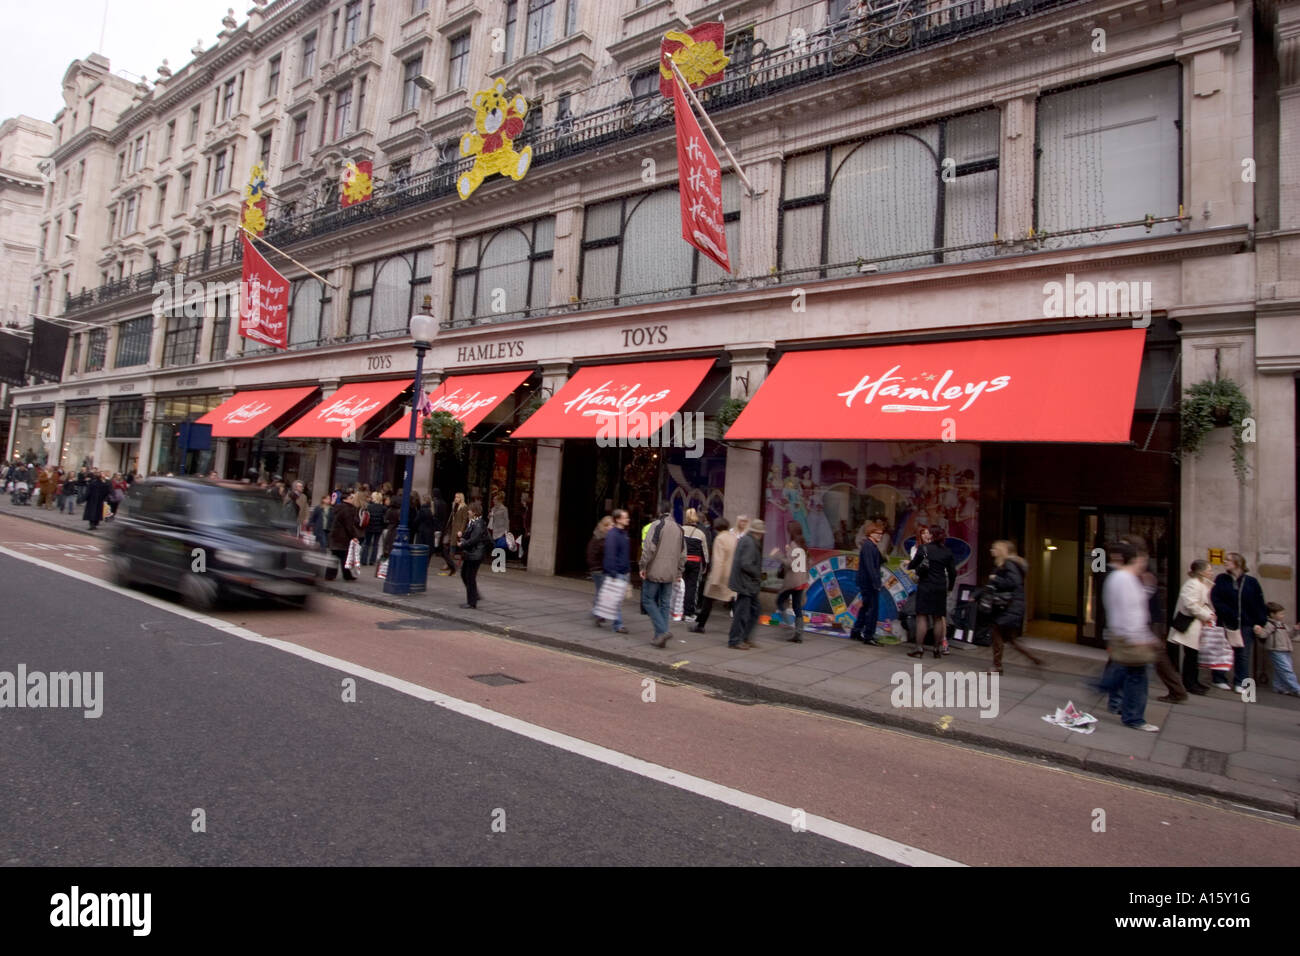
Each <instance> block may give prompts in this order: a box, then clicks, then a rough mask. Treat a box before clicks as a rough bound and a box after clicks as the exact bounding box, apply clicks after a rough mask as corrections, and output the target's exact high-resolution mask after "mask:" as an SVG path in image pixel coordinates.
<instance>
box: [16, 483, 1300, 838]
mask: <svg viewBox="0 0 1300 956" xmlns="http://www.w3.org/2000/svg"><path fill="white" fill-rule="evenodd" d="M0 514H4V515H16V516H18V517H22V518H27V519H31V520H36V521H41V522H44V523H47V524H51V525H55V526H57V527H62V528H65V529H68V530H76V531H81V532H83V533H89V532H88V531H87V525H86V523H85V522H84V521H80V520H78V519H79V517H80V511H78V512H77V514H76V515H75V516H69V515H59V514H57V513H55V512H53V511H45V510H43V509H38V508H35V507H32V506H12V505H10V504H9V501H8V498H7V497H6V498H5V499H4V500H3V502H0ZM104 527H105V526H103V525H101V531H100V532H98V533H96V536H98V537H103V531H102V529H103V528H104ZM440 566H441V562H439V561H436V560H435V561H434V563H433V566H432V567H431V570H430V575H429V580H428V591H427V592H426V593H424V594H417V595H410V596H394V595H388V594H384V593H383V582H382V581H380V580H378V579H377V578H376V577H375V576H374V569H373V567H368V568H363V569H362V572H363V573H362V576H361V577H360V578H359V579H358V580H356V581H351V582H346V581H342V580H338V581H334V582H326V583H325V584H324V585H323V590H325V591H327V592H329V593H332V594H338V595H341V596H344V597H348V598H351V599H354V600H358V601H363V602H368V603H371V604H374V605H378V606H381V607H385V608H390V609H394V610H398V611H404V612H408V613H410V614H411V615H413V616H419V617H437V618H442V619H444V620H448V621H453V622H457V623H460V624H463V625H466V626H468V627H471V628H474V629H477V630H481V631H487V632H494V633H498V634H505V635H508V636H510V637H512V638H516V639H521V640H526V641H530V642H533V643H537V644H543V645H548V646H552V647H558V648H564V649H566V650H570V651H577V652H580V653H583V654H586V655H588V656H591V657H594V658H599V659H603V660H610V661H617V662H619V663H622V664H629V665H632V666H634V667H637V668H639V669H641V670H644V671H647V672H653V673H658V674H661V675H663V676H664V677H666V678H668V679H669V680H673V681H678V682H690V683H695V684H700V685H704V686H708V687H712V688H714V689H715V690H718V691H720V692H721V693H722V695H723V697H724V699H731V700H737V702H740V703H751V702H755V701H764V702H771V703H778V704H787V705H793V706H798V707H804V708H808V709H810V710H817V711H822V712H827V713H833V714H837V715H840V716H845V717H850V718H856V719H860V720H863V721H865V722H868V723H875V724H884V725H888V726H893V727H898V728H902V729H905V730H908V731H912V732H915V733H921V734H928V735H930V736H935V737H942V738H947V739H951V740H958V741H962V742H965V743H969V744H975V745H979V746H986V747H991V748H996V749H998V750H1003V751H1010V752H1013V753H1017V754H1021V755H1028V756H1031V757H1036V758H1041V759H1044V760H1048V761H1050V762H1052V763H1054V764H1059V765H1064V766H1068V767H1075V768H1079V769H1083V770H1088V771H1092V772H1096V773H1100V774H1106V775H1109V776H1115V777H1121V778H1124V779H1129V780H1134V781H1140V782H1142V783H1146V784H1151V785H1156V786H1162V787H1167V788H1170V789H1174V790H1180V791H1184V792H1190V793H1198V794H1206V795H1210V796H1215V797H1220V798H1223V799H1227V800H1231V801H1235V802H1240V803H1247V804H1250V805H1252V806H1256V807H1260V808H1263V809H1268V810H1273V811H1275V812H1280V813H1284V814H1286V815H1287V816H1300V700H1297V699H1296V698H1290V697H1282V696H1280V695H1277V694H1274V693H1273V692H1272V691H1271V690H1269V689H1267V688H1262V689H1260V690H1258V691H1257V700H1256V702H1253V703H1245V702H1243V701H1242V699H1241V697H1240V696H1239V695H1235V694H1225V693H1223V692H1220V691H1215V690H1212V691H1210V693H1209V694H1207V695H1206V696H1204V697H1192V698H1191V699H1190V700H1189V701H1188V702H1187V703H1185V704H1162V703H1159V702H1158V701H1157V700H1156V699H1155V698H1156V697H1157V696H1159V695H1162V694H1163V693H1164V687H1163V685H1162V684H1161V683H1160V682H1159V681H1158V680H1157V679H1156V678H1155V676H1154V674H1152V675H1151V688H1150V690H1151V693H1150V698H1149V702H1148V704H1147V710H1146V716H1147V719H1148V720H1149V721H1150V722H1152V723H1154V724H1157V725H1159V727H1160V731H1159V733H1143V732H1141V731H1136V730H1131V729H1129V728H1127V727H1125V726H1124V725H1123V724H1122V723H1120V720H1119V717H1117V716H1114V715H1111V714H1109V713H1107V708H1106V696H1105V695H1104V694H1100V693H1098V692H1097V691H1096V690H1094V689H1093V688H1092V686H1091V683H1090V682H1091V681H1092V680H1095V678H1096V677H1097V676H1098V675H1100V673H1101V670H1102V668H1103V666H1104V664H1105V654H1104V652H1102V651H1099V650H1096V649H1094V648H1087V647H1081V646H1078V645H1073V644H1062V643H1060V642H1054V641H1048V640H1041V639H1035V638H1025V639H1024V643H1025V644H1026V645H1027V646H1028V647H1030V648H1031V650H1032V651H1033V653H1034V654H1035V655H1038V656H1041V657H1044V658H1045V659H1046V660H1047V666H1045V667H1043V668H1036V667H1033V666H1032V665H1030V666H1021V665H1022V664H1026V665H1027V664H1028V661H1026V660H1024V659H1023V658H1019V655H1017V653H1016V652H1015V650H1013V649H1011V648H1007V651H1006V654H1005V658H1004V665H1005V671H1004V673H1003V675H1002V677H1001V681H1000V687H999V695H998V712H997V714H996V716H992V717H981V716H980V710H979V708H978V707H975V706H971V707H965V708H952V707H947V708H944V707H931V708H923V707H920V706H917V707H895V706H894V705H893V703H892V702H891V697H893V696H894V691H895V683H893V682H891V678H892V677H894V675H896V674H899V673H900V672H901V673H903V674H906V675H908V676H909V677H910V676H911V675H913V674H914V673H915V670H914V667H915V665H918V664H920V665H921V667H922V668H923V671H924V672H930V671H932V670H934V671H939V672H941V673H946V672H966V673H969V672H971V671H982V670H985V669H987V667H988V666H989V655H990V651H989V649H988V648H986V647H967V646H966V645H963V644H959V643H955V642H954V643H953V644H952V652H951V654H950V655H948V656H946V657H944V658H941V659H940V660H934V658H933V657H932V656H929V655H928V656H927V657H926V658H925V659H924V660H923V661H918V660H915V659H913V658H909V657H907V656H906V654H905V651H906V650H907V649H909V648H910V647H911V645H901V646H892V647H891V646H886V647H870V646H866V645H863V644H858V643H854V642H851V641H849V640H847V639H846V638H842V637H832V636H824V635H819V634H805V635H804V642H803V643H802V644H793V643H789V642H788V641H787V638H788V637H789V636H790V634H791V633H792V631H791V629H790V628H789V627H786V626H771V625H759V627H758V628H757V629H756V631H755V634H754V637H753V640H754V641H755V642H756V643H757V644H758V647H757V649H755V650H752V651H736V650H731V649H729V648H727V647H726V632H727V627H728V624H729V621H728V617H727V613H726V610H725V608H721V607H715V608H714V612H713V617H712V619H711V620H710V622H709V625H708V632H707V633H705V634H693V633H689V632H688V630H687V628H688V627H689V625H688V624H686V623H679V624H674V625H673V629H672V638H671V640H670V641H669V642H668V645H667V647H665V648H664V649H662V650H660V649H658V648H655V647H653V646H651V644H650V639H651V638H652V637H653V636H654V635H653V632H652V628H651V627H650V624H649V619H648V618H646V617H643V616H642V615H641V614H640V613H639V611H638V606H637V602H638V601H639V595H640V592H638V591H636V590H635V589H632V590H629V592H628V593H629V600H628V603H627V608H626V610H625V611H624V614H623V618H624V622H625V623H626V624H627V626H628V629H629V630H630V631H631V633H630V634H626V635H621V634H614V633H613V632H611V631H610V629H609V628H608V627H607V626H606V627H603V628H597V627H595V626H594V619H593V618H592V616H591V604H592V599H593V597H594V590H593V587H592V585H591V584H590V582H585V581H578V580H573V579H567V578H557V577H551V576H543V575H537V574H530V573H529V572H527V571H525V570H523V569H521V568H519V567H517V566H511V567H509V568H508V569H507V570H506V571H505V572H499V573H492V572H491V570H490V568H491V562H485V563H484V565H483V567H482V569H481V571H480V573H479V578H478V580H479V590H480V592H481V595H482V597H481V601H480V604H479V607H478V609H477V610H468V609H461V608H460V606H459V605H460V604H462V603H463V602H464V600H465V592H464V587H463V586H462V584H461V582H460V579H459V577H442V576H439V575H438V574H437V569H438V567H440ZM918 691H919V689H918ZM1067 701H1073V702H1074V704H1075V706H1076V707H1077V708H1078V709H1080V710H1083V711H1086V712H1088V713H1090V714H1092V715H1094V716H1095V717H1097V720H1098V723H1097V725H1096V729H1095V731H1094V732H1093V733H1092V734H1090V735H1084V734H1078V733H1075V732H1073V731H1070V730H1067V729H1065V728H1062V727H1058V726H1056V725H1054V724H1049V723H1047V722H1046V721H1044V720H1043V719H1042V718H1043V716H1044V715H1046V714H1052V713H1054V712H1055V710H1056V708H1058V707H1064V706H1065V704H1066V702H1067ZM990 709H991V708H990Z"/></svg>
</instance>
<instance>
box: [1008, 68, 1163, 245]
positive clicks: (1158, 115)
mask: <svg viewBox="0 0 1300 956" xmlns="http://www.w3.org/2000/svg"><path fill="white" fill-rule="evenodd" d="M1181 84H1182V79H1181V70H1180V68H1179V67H1178V66H1177V65H1176V64H1171V65H1169V66H1161V67H1157V68H1156V69H1151V70H1144V71H1142V72H1140V73H1132V74H1129V75H1127V76H1121V77H1116V78H1113V79H1105V80H1100V81H1098V82H1095V83H1088V84H1085V85H1083V86H1076V87H1073V88H1072V89H1068V90H1063V91H1061V92H1056V93H1045V94H1043V95H1042V96H1040V97H1039V99H1038V143H1037V146H1038V183H1037V194H1036V202H1035V211H1036V216H1035V219H1036V221H1035V223H1034V228H1035V229H1036V230H1037V231H1039V232H1047V233H1056V232H1063V231H1066V230H1076V229H1077V230H1088V229H1090V228H1091V227H1096V226H1102V225H1112V224H1115V223H1121V222H1134V221H1138V220H1141V219H1143V218H1144V217H1145V216H1146V215H1147V214H1148V213H1149V214H1151V215H1153V216H1156V217H1163V216H1176V215H1177V214H1178V205H1179V203H1180V202H1181V195H1180V191H1179V187H1180V185H1181V179H1182V176H1181V170H1182V146H1181V144H1182V136H1181V125H1182V124H1181V116H1180V112H1179V110H1180V98H1181V97H1180V91H1181ZM1177 228H1178V223H1176V222H1165V223H1156V224H1155V225H1154V226H1153V227H1152V228H1151V230H1150V233H1148V230H1147V228H1146V227H1145V226H1133V227H1131V228H1129V229H1109V230H1100V231H1095V232H1091V231H1084V232H1080V233H1079V234H1077V235H1074V236H1063V237H1061V238H1062V239H1063V240H1064V241H1065V242H1067V243H1068V244H1070V245H1087V244H1090V243H1095V242H1117V241H1120V240H1123V239H1132V238H1140V237H1142V236H1146V235H1148V234H1153V235H1169V234H1171V233H1173V232H1175V231H1176V230H1177Z"/></svg>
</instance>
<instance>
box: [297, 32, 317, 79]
mask: <svg viewBox="0 0 1300 956" xmlns="http://www.w3.org/2000/svg"><path fill="white" fill-rule="evenodd" d="M315 72H316V34H314V33H309V34H308V35H307V36H305V37H303V40H302V69H301V70H300V71H299V74H300V75H299V79H304V78H306V77H309V76H311V75H312V74H313V73H315Z"/></svg>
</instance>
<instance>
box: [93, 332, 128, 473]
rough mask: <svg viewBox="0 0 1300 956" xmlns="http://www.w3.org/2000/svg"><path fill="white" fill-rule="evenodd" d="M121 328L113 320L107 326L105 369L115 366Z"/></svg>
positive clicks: (97, 462)
mask: <svg viewBox="0 0 1300 956" xmlns="http://www.w3.org/2000/svg"><path fill="white" fill-rule="evenodd" d="M121 329H122V323H121V322H113V323H111V324H110V325H109V326H108V338H107V339H106V340H105V342H104V370H105V371H108V370H111V369H115V368H117V336H118V333H119V332H120V331H121ZM95 467H96V468H98V467H99V456H98V455H96V456H95Z"/></svg>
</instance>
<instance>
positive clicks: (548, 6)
mask: <svg viewBox="0 0 1300 956" xmlns="http://www.w3.org/2000/svg"><path fill="white" fill-rule="evenodd" d="M557 3H558V0H528V39H527V42H526V43H525V44H524V52H525V53H536V52H537V51H538V50H541V49H544V48H545V47H548V46H550V45H551V43H552V42H553V41H554V40H555V8H556V5H557Z"/></svg>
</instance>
